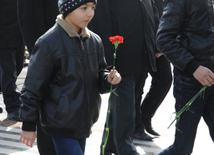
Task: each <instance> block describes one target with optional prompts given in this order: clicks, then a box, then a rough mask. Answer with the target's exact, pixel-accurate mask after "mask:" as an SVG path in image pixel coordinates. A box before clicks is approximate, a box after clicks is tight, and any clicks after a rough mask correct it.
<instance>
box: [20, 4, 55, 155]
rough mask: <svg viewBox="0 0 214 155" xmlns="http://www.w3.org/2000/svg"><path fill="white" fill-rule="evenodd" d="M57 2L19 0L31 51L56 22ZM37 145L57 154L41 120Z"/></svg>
mask: <svg viewBox="0 0 214 155" xmlns="http://www.w3.org/2000/svg"><path fill="white" fill-rule="evenodd" d="M57 2H58V0H18V18H19V25H20V29H21V32H22V35H23V38H24V41H25V44H26V46H27V48H28V51H29V53H31V52H32V49H33V47H34V44H35V42H36V40H37V39H38V38H39V37H40V36H41V35H43V34H44V33H45V32H46V31H47V30H48V29H49V28H51V27H52V26H53V25H54V24H55V20H56V17H57V15H58V14H59V11H58V3H57ZM23 91H24V88H23ZM37 147H38V150H39V153H40V154H41V155H56V152H55V148H54V145H53V141H52V138H51V136H49V135H47V134H46V133H44V132H43V131H42V128H41V124H40V122H38V123H37Z"/></svg>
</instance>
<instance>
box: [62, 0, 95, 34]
mask: <svg viewBox="0 0 214 155" xmlns="http://www.w3.org/2000/svg"><path fill="white" fill-rule="evenodd" d="M94 9H95V4H94V3H93V2H89V3H86V4H84V5H81V6H80V7H79V8H77V9H75V10H74V11H72V12H71V13H69V14H68V15H67V16H66V17H65V21H66V22H67V23H68V24H69V25H70V26H71V27H72V28H73V29H74V30H75V31H76V32H77V33H78V32H79V31H80V28H85V27H86V26H87V25H88V23H89V22H90V21H91V19H92V18H93V16H94Z"/></svg>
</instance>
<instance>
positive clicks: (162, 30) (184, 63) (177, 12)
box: [156, 0, 199, 74]
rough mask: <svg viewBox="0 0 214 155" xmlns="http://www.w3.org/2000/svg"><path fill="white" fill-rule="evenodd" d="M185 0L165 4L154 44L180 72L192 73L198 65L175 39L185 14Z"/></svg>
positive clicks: (180, 29)
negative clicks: (155, 43)
mask: <svg viewBox="0 0 214 155" xmlns="http://www.w3.org/2000/svg"><path fill="white" fill-rule="evenodd" d="M186 2H187V1H186V0H168V1H167V2H166V4H165V7H164V11H163V16H162V18H161V21H160V25H159V28H158V32H157V36H156V42H157V48H158V49H159V50H160V52H162V53H163V54H164V55H165V56H166V58H167V59H168V60H169V61H170V62H171V63H172V64H173V65H174V66H175V67H177V68H178V69H180V70H181V71H184V70H186V71H188V72H190V73H192V74H193V72H194V71H195V70H196V69H197V68H198V66H199V64H198V63H197V62H196V60H194V57H193V55H192V54H191V52H190V51H189V50H188V49H187V48H184V47H182V45H181V43H180V42H178V41H176V38H177V37H178V35H179V34H180V32H181V31H182V26H183V24H184V22H185V17H186V14H187V13H188V12H187V9H186V5H187V4H186Z"/></svg>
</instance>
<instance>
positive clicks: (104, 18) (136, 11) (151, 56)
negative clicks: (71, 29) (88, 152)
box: [89, 0, 156, 155]
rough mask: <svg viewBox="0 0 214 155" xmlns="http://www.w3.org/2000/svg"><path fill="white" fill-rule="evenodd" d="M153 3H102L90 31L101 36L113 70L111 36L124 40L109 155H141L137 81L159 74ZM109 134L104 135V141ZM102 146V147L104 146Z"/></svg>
mask: <svg viewBox="0 0 214 155" xmlns="http://www.w3.org/2000/svg"><path fill="white" fill-rule="evenodd" d="M153 16H154V15H153V10H152V4H151V2H150V1H147V0H145V1H144V0H141V1H139V0H131V1H130V0H100V1H98V3H97V9H96V10H95V16H94V18H93V20H92V21H91V23H90V24H89V29H91V30H92V31H94V32H95V33H97V34H98V35H100V37H101V38H102V40H103V44H104V48H105V56H106V60H107V64H108V66H109V67H111V66H112V62H113V52H114V49H113V45H112V44H111V42H110V41H109V40H108V38H109V37H110V36H114V35H120V36H123V37H124V43H123V44H120V45H119V50H118V51H117V58H116V69H117V70H118V71H119V72H120V74H121V75H122V80H121V83H120V84H119V86H118V88H117V89H116V93H117V94H118V95H119V97H118V96H116V95H114V94H112V95H111V96H110V98H111V100H112V104H111V115H110V120H109V129H110V135H109V139H108V142H107V146H106V149H105V155H110V154H111V153H116V154H118V155H135V154H138V153H137V151H136V149H135V146H134V144H133V141H132V134H133V132H134V130H135V89H138V88H135V78H140V79H141V78H146V77H147V76H145V75H147V72H148V71H149V70H152V71H155V70H156V66H155V43H154V36H155V28H154V18H153ZM104 140H105V132H104V134H103V142H102V144H103V143H104ZM102 144H101V145H102Z"/></svg>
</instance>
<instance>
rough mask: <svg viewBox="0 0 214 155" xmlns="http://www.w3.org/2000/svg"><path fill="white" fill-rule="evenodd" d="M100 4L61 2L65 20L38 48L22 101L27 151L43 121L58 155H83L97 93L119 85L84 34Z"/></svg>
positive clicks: (93, 38)
mask: <svg viewBox="0 0 214 155" xmlns="http://www.w3.org/2000/svg"><path fill="white" fill-rule="evenodd" d="M96 2H97V1H96V0H75V1H74V0H60V1H59V3H58V4H59V10H60V12H61V13H62V15H59V16H58V17H57V20H56V24H55V25H54V26H53V27H52V28H51V29H50V30H49V31H48V32H47V33H45V34H44V35H43V36H42V37H40V38H39V39H38V41H37V42H36V44H35V47H34V50H33V53H32V57H31V61H30V64H29V70H28V74H27V77H26V80H25V93H24V94H23V95H22V96H21V101H22V103H23V104H22V106H21V115H20V117H21V119H23V126H22V130H23V131H22V134H21V141H22V142H24V143H25V144H26V145H28V146H31V147H32V144H33V143H34V140H35V125H36V122H37V121H38V119H39V115H40V118H41V122H42V127H43V130H44V131H45V132H46V133H48V134H50V135H51V136H52V139H53V142H54V145H55V149H56V152H57V154H63V155H66V154H75V155H83V154H84V150H85V141H86V137H89V135H90V132H91V127H92V125H93V124H94V123H95V122H96V121H97V119H98V115H99V107H100V102H101V100H100V95H99V93H105V92H108V91H109V89H110V85H111V84H112V85H113V88H115V87H116V86H115V85H116V84H118V83H119V82H120V80H121V77H120V74H119V73H117V71H114V72H113V71H111V72H110V74H108V72H107V70H106V67H107V66H106V62H105V58H104V51H103V46H102V43H101V39H100V38H99V37H98V36H97V35H96V34H94V33H93V32H91V31H89V30H88V29H87V28H86V26H87V24H88V23H89V22H90V20H91V19H92V17H93V15H94V9H95V5H96ZM37 61H39V63H37ZM38 113H39V114H38Z"/></svg>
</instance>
